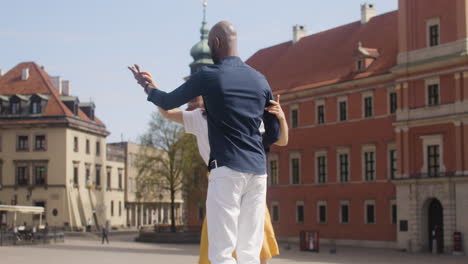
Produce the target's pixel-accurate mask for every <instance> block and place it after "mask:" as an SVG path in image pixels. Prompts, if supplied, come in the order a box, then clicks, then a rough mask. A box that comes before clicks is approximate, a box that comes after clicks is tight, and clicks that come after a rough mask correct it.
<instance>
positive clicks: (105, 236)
mask: <svg viewBox="0 0 468 264" xmlns="http://www.w3.org/2000/svg"><path fill="white" fill-rule="evenodd" d="M104 240H106V241H107V244H109V221H106V225H105V226H104V227H103V228H102V244H104Z"/></svg>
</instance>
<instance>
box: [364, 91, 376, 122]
mask: <svg viewBox="0 0 468 264" xmlns="http://www.w3.org/2000/svg"><path fill="white" fill-rule="evenodd" d="M373 115H374V110H373V104H372V97H371V96H368V97H366V98H364V117H372V116H373Z"/></svg>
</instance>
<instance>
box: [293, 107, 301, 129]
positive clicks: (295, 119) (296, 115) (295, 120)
mask: <svg viewBox="0 0 468 264" xmlns="http://www.w3.org/2000/svg"><path fill="white" fill-rule="evenodd" d="M298 126H299V111H298V110H297V109H293V110H291V127H292V128H297V127H298Z"/></svg>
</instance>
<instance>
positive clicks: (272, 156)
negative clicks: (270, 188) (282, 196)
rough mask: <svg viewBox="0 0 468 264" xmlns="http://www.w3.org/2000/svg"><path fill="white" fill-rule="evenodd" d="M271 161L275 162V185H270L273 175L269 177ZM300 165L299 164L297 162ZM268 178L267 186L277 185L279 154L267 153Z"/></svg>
mask: <svg viewBox="0 0 468 264" xmlns="http://www.w3.org/2000/svg"><path fill="white" fill-rule="evenodd" d="M271 161H276V176H277V183H276V184H272V181H273V175H271V164H270V162H271ZM299 163H300V162H299ZM267 167H268V176H269V177H270V180H269V181H268V185H279V171H280V170H279V154H278V153H275V152H270V153H268V164H267Z"/></svg>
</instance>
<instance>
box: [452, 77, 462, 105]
mask: <svg viewBox="0 0 468 264" xmlns="http://www.w3.org/2000/svg"><path fill="white" fill-rule="evenodd" d="M461 76H462V74H461V73H459V72H457V73H455V74H454V79H455V80H454V81H455V102H459V101H462V87H461Z"/></svg>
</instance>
